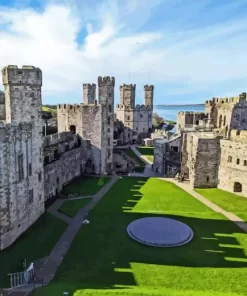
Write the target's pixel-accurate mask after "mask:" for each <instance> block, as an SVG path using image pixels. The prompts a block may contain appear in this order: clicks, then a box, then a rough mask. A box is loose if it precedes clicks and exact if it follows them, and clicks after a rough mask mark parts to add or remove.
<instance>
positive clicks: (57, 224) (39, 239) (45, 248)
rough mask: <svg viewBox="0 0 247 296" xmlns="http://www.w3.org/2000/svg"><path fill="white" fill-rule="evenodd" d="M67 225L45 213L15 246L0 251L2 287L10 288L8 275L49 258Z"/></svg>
mask: <svg viewBox="0 0 247 296" xmlns="http://www.w3.org/2000/svg"><path fill="white" fill-rule="evenodd" d="M66 228H67V224H66V223H65V222H63V221H61V220H60V219H58V218H56V217H54V216H53V215H51V214H49V213H47V212H45V213H44V214H43V215H42V216H41V217H40V218H39V219H38V220H37V221H36V223H34V224H33V225H32V226H31V227H30V228H29V229H28V230H27V231H26V232H25V233H24V234H23V235H22V236H21V237H20V238H19V239H18V240H17V241H16V242H15V243H14V244H13V245H11V246H10V247H9V248H7V249H6V250H3V251H0V266H1V268H0V287H4V288H6V287H9V276H8V275H7V274H8V273H14V272H18V271H23V262H24V259H26V260H27V264H29V263H31V262H32V261H33V260H36V259H39V258H42V257H45V256H48V255H49V254H50V251H51V250H52V248H53V247H54V246H55V244H56V242H57V241H58V239H59V238H60V236H61V235H62V233H63V232H64V230H65V229H66Z"/></svg>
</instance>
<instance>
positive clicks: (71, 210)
mask: <svg viewBox="0 0 247 296" xmlns="http://www.w3.org/2000/svg"><path fill="white" fill-rule="evenodd" d="M91 200H92V199H91V198H83V199H74V200H67V201H65V202H64V203H63V204H62V206H61V207H60V208H59V210H58V211H59V212H61V213H63V214H65V215H66V216H68V217H71V218H73V217H75V215H76V213H77V212H78V210H79V209H81V208H84V207H85V206H86V205H87V204H88V203H89V202H90V201H91Z"/></svg>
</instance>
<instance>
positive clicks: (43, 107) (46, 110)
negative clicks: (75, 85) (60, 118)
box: [42, 106, 57, 113]
mask: <svg viewBox="0 0 247 296" xmlns="http://www.w3.org/2000/svg"><path fill="white" fill-rule="evenodd" d="M42 111H45V112H51V113H57V110H56V109H52V108H48V107H45V106H42Z"/></svg>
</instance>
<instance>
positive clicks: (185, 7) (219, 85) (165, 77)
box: [0, 0, 247, 104]
mask: <svg viewBox="0 0 247 296" xmlns="http://www.w3.org/2000/svg"><path fill="white" fill-rule="evenodd" d="M246 15H247V0H234V1H233V0H197V1H196V0H193V1H192V0H104V1H102V0H64V1H63V0H59V1H56V0H0V66H1V67H3V66H5V65H8V64H12V65H13V64H14V65H18V66H22V65H27V64H29V65H34V66H37V67H40V68H41V69H42V71H43V88H42V90H43V103H45V104H57V103H80V102H82V83H93V82H94V83H96V82H97V77H98V76H105V75H106V76H115V78H116V87H115V97H116V103H117V102H118V101H119V85H120V84H122V83H129V82H130V83H136V84H137V90H136V101H137V103H142V101H143V85H144V84H148V83H149V69H150V83H151V84H154V85H155V104H162V103H164V104H168V103H203V102H204V101H205V100H206V99H210V98H212V97H217V96H218V97H221V96H224V97H225V96H234V95H238V94H239V93H241V92H243V91H246V90H247V89H246V82H247V70H246V69H247V51H246V45H247V44H246V43H247V18H246V17H245V16H246ZM129 77H130V81H129ZM0 88H3V87H2V85H0Z"/></svg>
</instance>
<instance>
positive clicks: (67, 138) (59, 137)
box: [43, 132, 76, 148]
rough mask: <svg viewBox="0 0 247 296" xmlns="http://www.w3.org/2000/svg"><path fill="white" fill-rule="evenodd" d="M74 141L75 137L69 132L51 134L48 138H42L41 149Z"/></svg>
mask: <svg viewBox="0 0 247 296" xmlns="http://www.w3.org/2000/svg"><path fill="white" fill-rule="evenodd" d="M75 139H76V135H74V134H72V133H71V132H62V133H57V134H52V135H49V136H45V137H44V138H43V147H44V148H45V147H48V146H51V145H56V144H59V143H64V142H71V141H74V140H75Z"/></svg>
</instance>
